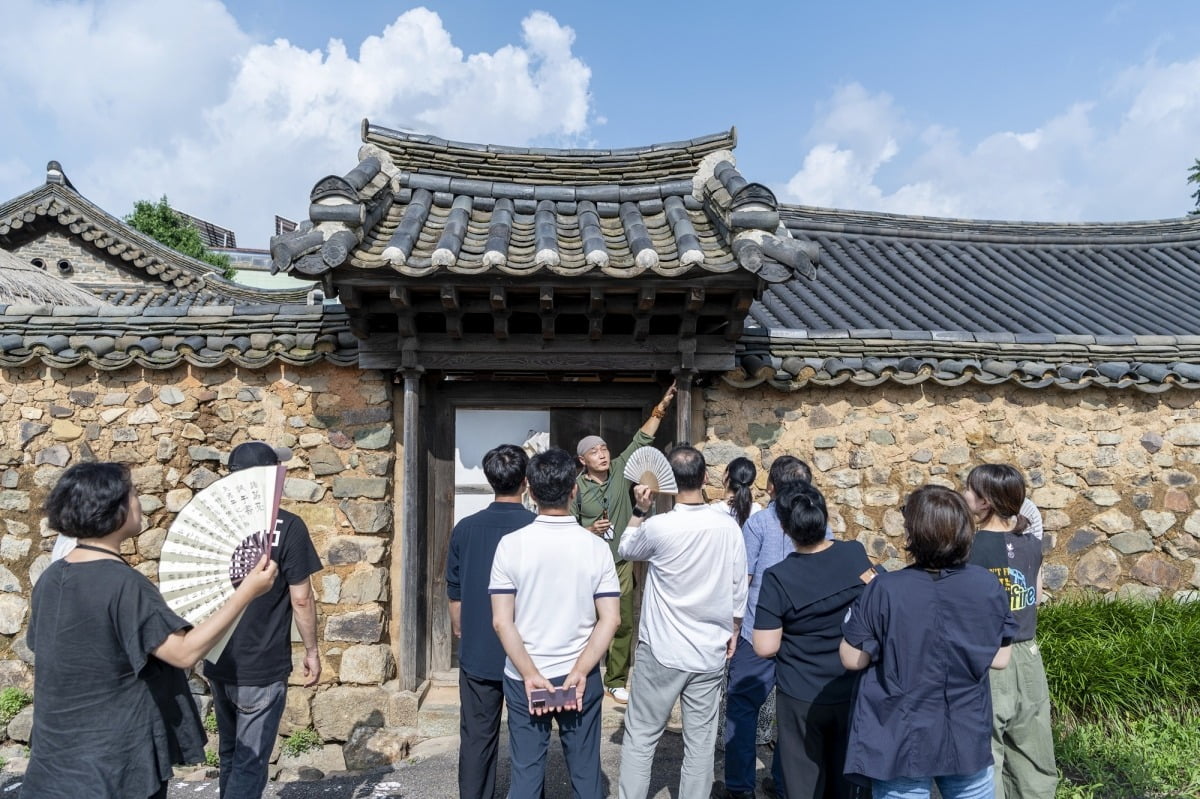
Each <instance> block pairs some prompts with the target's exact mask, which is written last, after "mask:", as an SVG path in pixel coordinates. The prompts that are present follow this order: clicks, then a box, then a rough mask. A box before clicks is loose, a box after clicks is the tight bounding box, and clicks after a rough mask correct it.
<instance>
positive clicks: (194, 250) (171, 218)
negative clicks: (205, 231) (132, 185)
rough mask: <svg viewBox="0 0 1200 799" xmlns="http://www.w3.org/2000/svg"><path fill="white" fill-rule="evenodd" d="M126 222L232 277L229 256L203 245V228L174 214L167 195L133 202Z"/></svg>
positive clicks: (135, 228) (160, 241)
mask: <svg viewBox="0 0 1200 799" xmlns="http://www.w3.org/2000/svg"><path fill="white" fill-rule="evenodd" d="M125 221H126V222H127V223H128V224H129V226H130V227H132V228H133V229H134V230H139V231H141V232H142V233H145V234H146V235H147V236H149V237H150V238H152V239H154V240H156V241H158V242H159V243H161V244H165V245H167V246H168V247H170V248H171V249H173V250H178V251H179V252H181V253H183V254H184V255H190V256H191V257H193V258H195V259H197V260H199V261H203V262H204V263H206V264H211V265H212V266H215V267H216V268H217V269H219V270H221V274H222V275H224V276H225V277H226V278H229V279H232V278H233V275H234V271H235V270H234V268H233V267H232V266H230V263H229V256H228V255H223V254H222V253H216V252H212V251H211V250H209V249H208V248H207V247H205V246H204V242H203V241H202V240H201V239H200V231H198V230H196V226H195V225H193V224H192V223H191V222H189V221H187V220H186V219H184V218H183V217H182V216H180V215H179V214H177V213H175V209H173V208H171V204H170V203H168V202H167V197H166V195H165V194H164V195H163V197H162V199H161V200H159V201H158V202H156V203H152V202H150V201H148V200H138V201H137V202H136V203H134V204H133V213H132V214H130V215H129V216H127V217H125Z"/></svg>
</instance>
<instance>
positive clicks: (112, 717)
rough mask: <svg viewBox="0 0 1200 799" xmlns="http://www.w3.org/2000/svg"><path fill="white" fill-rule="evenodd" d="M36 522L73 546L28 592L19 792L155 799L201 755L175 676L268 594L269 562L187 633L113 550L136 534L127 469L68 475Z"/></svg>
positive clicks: (90, 466) (92, 468)
mask: <svg viewBox="0 0 1200 799" xmlns="http://www.w3.org/2000/svg"><path fill="white" fill-rule="evenodd" d="M46 515H47V518H48V521H49V523H50V526H51V527H52V528H53V529H55V530H58V531H59V532H61V533H64V534H66V535H70V536H74V537H76V538H78V543H77V545H76V547H75V548H74V549H73V550H72V551H71V552H70V553H69V554H68V555H66V556H65V557H63V558H61V559H59V560H57V561H55V562H54V563H51V564H50V566H49V567H48V568H47V569H46V571H45V572H44V573H43V574H42V576H41V577H40V578H39V579H38V581H37V585H35V586H34V588H33V602H32V614H31V616H30V619H29V630H28V633H27V642H28V644H29V648H30V649H31V650H33V651H34V652H36V653H37V668H36V669H34V676H33V680H34V693H35V694H36V695H37V702H36V703H34V706H33V736H32V745H33V746H32V750H31V752H30V760H29V767H28V768H27V769H26V771H25V777H24V784H23V785H22V786H21V795H22V796H27V797H37V799H76V798H77V797H85V796H86V797H94V799H145V797H152V799H162V798H163V797H166V795H167V786H168V780H169V779H170V776H171V764H172V763H194V762H197V761H198V760H199V759H201V758H202V757H203V756H204V728H203V727H202V726H201V722H200V713H199V711H198V710H197V709H196V705H195V702H194V701H193V700H192V695H191V692H190V691H189V690H188V686H187V677H186V676H185V674H184V672H183V669H185V668H190V667H191V666H193V665H194V664H195V663H196V661H197V660H199V659H200V658H201V657H203V655H204V653H205V652H207V651H208V650H209V649H211V648H212V646H213V644H215V643H216V642H217V641H218V640H219V639H220V638H221V636H222V635H223V634H224V633H225V631H226V630H228V629H229V627H230V626H231V625H232V624H233V623H234V622H235V621H237V618H238V615H239V614H240V613H241V612H242V611H243V610H244V609H245V608H246V607H247V606H248V605H249V604H250V603H251V602H252V601H254V599H255V597H258V596H261V595H262V594H263V593H264V592H266V591H267V590H269V589H270V588H271V586H272V585H273V584H274V582H275V576H276V574H277V570H276V567H275V564H274V563H271V562H270V561H269V560H267V559H266V558H263V559H262V560H261V561H260V562H259V564H258V566H257V567H256V568H255V569H253V570H252V571H251V572H250V574H249V575H248V576H247V577H246V579H245V580H243V581H242V583H241V585H240V586H238V588H237V590H235V591H234V592H233V596H231V597H230V598H229V599H228V600H226V601H225V603H224V604H223V605H222V606H221V607H220V608H218V609H217V610H216V611H215V612H214V613H213V614H212V615H211V616H209V617H208V618H207V619H205V620H204V621H203V622H201V623H199V624H197V625H196V626H195V627H193V626H192V625H191V624H189V623H188V622H187V621H186V620H185V619H183V618H182V617H181V616H179V615H178V614H176V613H174V612H173V611H172V610H171V609H170V608H168V607H167V603H166V600H164V599H163V596H162V594H161V593H160V592H159V590H158V589H157V588H156V587H155V586H154V585H153V584H152V583H151V582H150V581H149V580H148V579H146V577H145V576H144V575H142V574H139V573H138V572H137V571H136V570H134V569H133V568H131V567H130V566H129V564H128V563H126V562H125V558H123V557H122V556H121V544H122V543H123V542H124V541H125V540H126V539H129V538H132V537H133V536H135V535H137V534H138V533H139V532H141V529H142V509H141V505H140V504H139V503H138V497H137V492H136V491H135V490H134V488H133V481H132V480H131V479H130V476H129V467H127V466H125V465H124V464H118V463H80V464H76V465H75V466H72V467H71V468H70V469H67V470H66V471H65V472H63V474H62V477H60V478H59V480H58V483H56V484H55V486H54V488H53V490H51V492H50V496H49V497H47V498H46ZM13 787H15V786H13Z"/></svg>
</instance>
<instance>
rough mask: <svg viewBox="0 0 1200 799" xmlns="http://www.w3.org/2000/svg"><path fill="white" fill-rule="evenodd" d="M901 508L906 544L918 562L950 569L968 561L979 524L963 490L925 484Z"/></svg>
mask: <svg viewBox="0 0 1200 799" xmlns="http://www.w3.org/2000/svg"><path fill="white" fill-rule="evenodd" d="M900 510H901V512H902V513H903V514H904V532H905V534H906V535H907V538H908V542H907V544H906V545H905V548H906V549H907V550H908V554H910V555H912V558H913V563H914V564H915V565H916V566H919V567H920V568H922V569H949V568H952V567H954V566H961V565H962V564H964V563H966V562H967V558H968V557H970V555H971V544H972V543H973V542H974V540H975V525H974V523H973V522H972V519H971V509H970V508H968V507H967V501H966V500H965V499H963V498H962V494H959V493H958V492H957V491H951V490H950V489H949V488H945V487H944V486H937V485H925V486H921V487H920V488H918V489H917V490H916V491H914V492H912V493H911V494H909V495H908V499H906V500H905V501H904V506H903V507H902V508H901V509H900Z"/></svg>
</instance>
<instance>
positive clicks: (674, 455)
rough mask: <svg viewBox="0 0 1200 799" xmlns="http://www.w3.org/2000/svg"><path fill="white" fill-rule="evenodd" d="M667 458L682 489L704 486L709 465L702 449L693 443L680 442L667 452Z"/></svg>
mask: <svg viewBox="0 0 1200 799" xmlns="http://www.w3.org/2000/svg"><path fill="white" fill-rule="evenodd" d="M667 460H668V461H669V462H670V463H671V471H673V472H674V473H675V483H676V485H678V486H679V490H680V491H699V490H700V489H701V488H703V487H704V477H705V475H706V473H707V469H708V467H707V466H706V465H705V463H704V456H703V455H702V454H700V450H698V449H696V448H695V447H693V446H692V445H691V444H680V445H679V446H677V447H675V448H674V449H672V450H671V451H670V452H669V453H667Z"/></svg>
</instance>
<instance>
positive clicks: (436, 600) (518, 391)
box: [419, 381, 690, 677]
mask: <svg viewBox="0 0 1200 799" xmlns="http://www.w3.org/2000/svg"><path fill="white" fill-rule="evenodd" d="M663 390H664V387H663V386H662V385H660V384H659V383H656V382H649V381H647V382H645V383H582V382H580V383H566V382H557V383H532V382H531V383H519V382H508V381H497V382H477V381H442V382H439V383H436V384H431V385H428V386H427V390H426V392H425V397H424V400H425V401H424V402H423V403H422V409H423V413H422V414H421V427H422V431H423V433H424V436H423V437H424V439H425V445H424V450H425V459H424V463H425V470H424V471H425V474H426V476H427V480H426V486H425V500H426V504H425V508H426V511H425V516H424V518H425V521H426V524H425V530H426V535H425V536H424V539H425V540H424V547H423V549H424V553H423V561H424V572H425V574H424V575H423V579H422V581H421V585H422V587H423V588H424V592H423V593H424V599H425V601H424V603H423V604H424V607H423V609H422V610H423V613H422V619H421V623H422V625H423V628H424V629H423V630H422V631H421V633H420V636H419V637H420V638H421V639H422V644H423V649H424V653H423V656H422V657H421V660H422V661H424V662H423V664H419V665H423V666H424V669H423V675H422V676H423V677H428V676H429V675H431V674H434V673H437V672H443V671H447V670H449V669H450V668H451V632H450V616H449V610H448V600H447V598H446V555H447V552H448V549H449V545H450V531H451V529H452V528H453V526H454V443H455V442H454V436H455V421H456V418H457V413H458V411H459V410H460V409H463V410H465V409H478V410H555V409H560V408H606V407H608V408H641V409H642V410H643V411H644V412H645V413H647V414H648V413H649V411H650V409H651V408H652V407H653V405H654V403H656V402H657V401H658V400H659V398H660V397H661V396H662V392H663ZM688 426H689V427H690V425H688Z"/></svg>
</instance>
